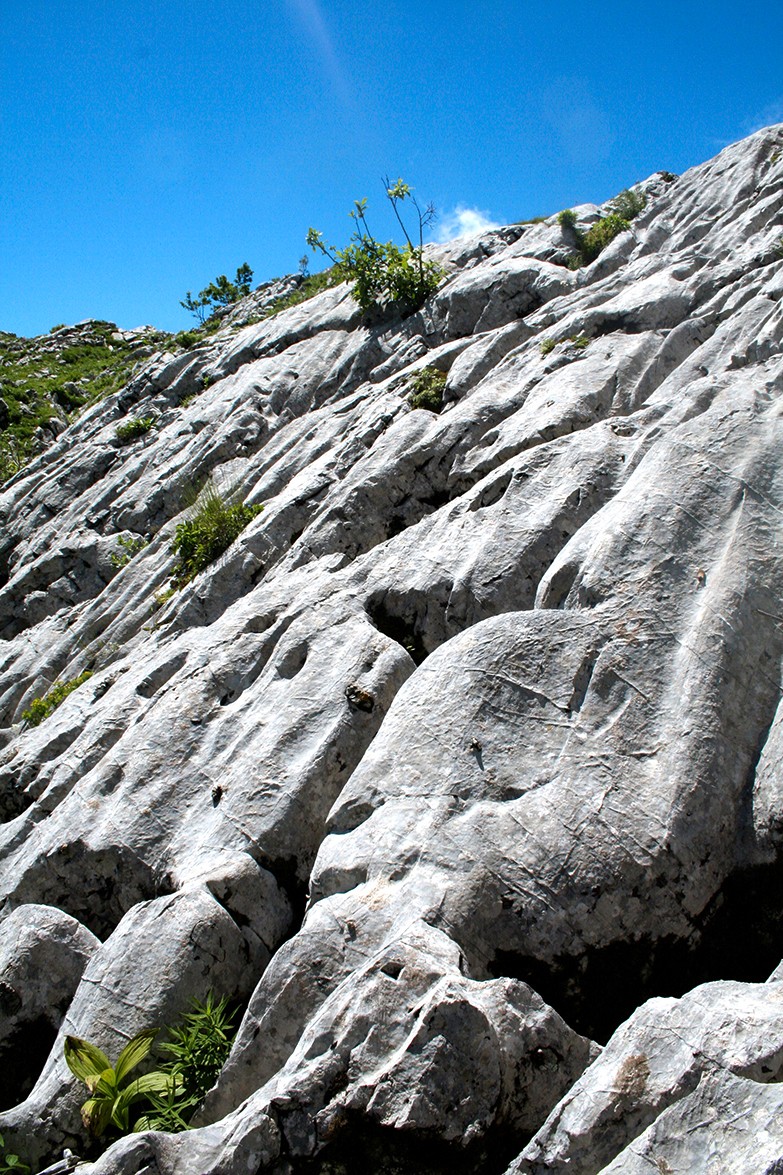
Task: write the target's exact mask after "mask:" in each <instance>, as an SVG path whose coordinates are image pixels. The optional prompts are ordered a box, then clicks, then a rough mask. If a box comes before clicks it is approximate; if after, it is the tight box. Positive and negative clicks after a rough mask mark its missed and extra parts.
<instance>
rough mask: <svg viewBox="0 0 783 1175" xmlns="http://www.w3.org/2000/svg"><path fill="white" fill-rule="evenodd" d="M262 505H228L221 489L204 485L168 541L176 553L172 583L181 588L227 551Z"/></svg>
mask: <svg viewBox="0 0 783 1175" xmlns="http://www.w3.org/2000/svg"><path fill="white" fill-rule="evenodd" d="M262 510H263V506H245V505H242V504H237V505H234V506H230V505H229V504H228V502H227V501H226V499H225V498H224V497H223V495H222V494H221V493H220V491H219V490H218V489H217V488H216V487H215V486H214V485H213V484H212V482H211V481H210V482H207V484H206V485H205V486H204V488H203V489H202V491H201V493H200V494H199V495H198V497H197V499H196V502H195V505H194V506H193V511H192V515H191V517H190V518H189V519H188V520H187V521H186V522H180V524H179V525H178V526H177V529H176V531H175V533H174V539H173V541H172V544H171V551H172V554H174V555H176V556H177V563H176V566H175V567H174V574H173V579H172V582H173V584H174V586H175V587H177V588H180V587H182V586H183V585H184V584H186V583H189V582H190V580H191V579H194V578H195V577H196V576H197V575H198V573H199V572H200V571H203V570H204V568H205V567H208V566H209V564H210V563H214V561H215V559H218V558H220V556H221V555H222V554H223V553H224V552H225V551H227V550H228V548H229V547H230V546H231V544H232V543H233V542H234V539H236V538H237V537H238V535H239V534H241V532H242V531H243V530H244V529H245V527H246V526H247V524H248V523H249V522H250V521H251V520H252V519H253V518H255V516H256V515H257V514H259V513H260V512H261V511H262Z"/></svg>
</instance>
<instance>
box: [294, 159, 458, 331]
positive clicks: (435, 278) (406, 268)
mask: <svg viewBox="0 0 783 1175" xmlns="http://www.w3.org/2000/svg"><path fill="white" fill-rule="evenodd" d="M383 184H384V188H385V191H386V197H387V199H388V200H389V202H390V204H391V206H392V209H393V211H394V215H395V217H396V219H397V223H398V224H399V226H400V228H401V229H402V233H403V236H404V237H405V244H404V246H403V247H402V248H400V247H399V246H398V245H395V244H394V242H393V241H386V242H385V243H384V242H383V241H378V240H376V239H375V237H373V235H372V233H371V232H370V229H369V226H368V224H367V216H366V212H367V200H366V199H362V200H355V201H354V206H353V209H352V211H351V212H350V213H349V215H350V217H351V219H352V220H353V222H354V225H355V229H354V232H353V233H352V234H351V240H350V244H349V245H347V246H346V247H345V248H344V249H337V248H335V247H334V246H333V245H327V244H326V243H325V242H324V239H323V233H320V232H318V230H317V229H314V228H311V229H308V232H307V244H308V245H309V246H310V248H311V249H312V250H313V251H314V252H320V253H323V255H324V256H325V257H327V258H328V259H329V260H330V261H331V262H332V264H333V266H334V268H335V271H336V273H337V275H338V276H339V278H340V279H341V280H343V281H350V282H353V289H352V290H351V294H352V296H353V297H354V298H355V299H356V301H357V302H358V303H359V305H360V306H361V308H362V310H369V309H370V308H371V307H382V306H386V305H390V304H391V305H396V306H399V307H400V308H401V309H402V310H403V312H405V313H410V314H412V313H413V312H414V311H416V310H418V309H420V307H421V306H423V305H424V303H425V301H426V300H427V298H428V297H429V295H430V294H431V293H433V292H434V291H435V290H436V289H437V286H438V283H439V282H440V280H441V278H442V277H443V270H442V269H441V268H440V266H439V265H436V264H435V262H433V261H425V259H424V229H425V228H426V227H427V226H428V225H429V224H431V223H432V221H433V220H434V219H435V209H434V207H433V206H432V205H431V204H428V205H427V207H426V208H421V207H420V205H419V204H418V202H417V200H416V198H415V196H414V195H413V194H412V192H411V189H410V187H409V186H408V184H406V183H404V182H403V180H401V179H398V180H397V181H396V182H395V183H393V184H392V183H391V182H390V181H389V177H388V176H387V177H386V178H385V179H384V181H383ZM406 200H408V201H410V203H411V204H412V205H413V207H414V208H415V210H416V214H417V217H418V233H417V236H418V244H414V243H413V240H412V239H411V236H410V234H409V232H408V229H407V228H406V226H405V222H404V221H403V219H402V215H401V213H400V205H402V204H403V203H404V202H405V201H406Z"/></svg>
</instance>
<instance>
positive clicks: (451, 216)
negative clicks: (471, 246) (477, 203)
mask: <svg viewBox="0 0 783 1175" xmlns="http://www.w3.org/2000/svg"><path fill="white" fill-rule="evenodd" d="M499 227H500V226H499V225H498V223H497V221H494V220H491V219H490V217H489V214H488V213H486V212H482V211H481V209H480V208H468V207H466V205H465V204H458V205H457V207H456V208H454V209H453V211H451V212H447V213H446V214H445V216H441V217H440V219H439V221H438V224H437V226H436V228H435V231H434V233H433V240H434V241H437V243H438V244H439V245H442V244H445V242H446V241H453V240H455V239H456V238H457V237H470V236H473V235H474V233H483V232H486V230H487V229H490V228H499Z"/></svg>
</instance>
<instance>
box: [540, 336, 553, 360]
mask: <svg viewBox="0 0 783 1175" xmlns="http://www.w3.org/2000/svg"><path fill="white" fill-rule="evenodd" d="M556 346H557V339H542V340H541V343H540V344H539V350H540V351H541V358H542V359H546V357H547V355H550V354H551V353H552V351H554V349H555V347H556Z"/></svg>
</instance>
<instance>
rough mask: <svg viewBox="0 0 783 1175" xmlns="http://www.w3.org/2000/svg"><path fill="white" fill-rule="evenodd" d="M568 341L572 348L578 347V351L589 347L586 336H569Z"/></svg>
mask: <svg viewBox="0 0 783 1175" xmlns="http://www.w3.org/2000/svg"><path fill="white" fill-rule="evenodd" d="M568 341H569V343H570V344H571V346H572V347H578V348H579V350H580V351H583V350H584V349H585V347H589V346H590V340H589V338H588V337H587V335H570V336H569V339H568Z"/></svg>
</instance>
